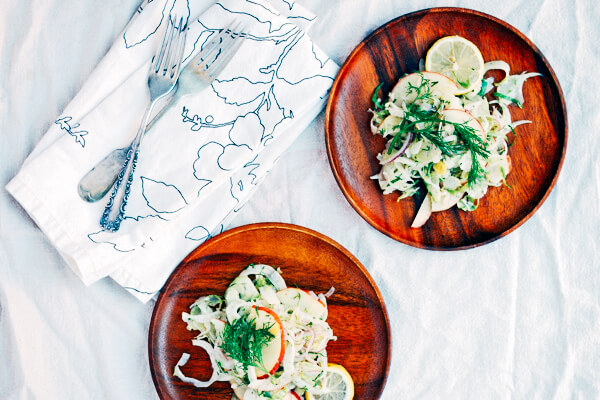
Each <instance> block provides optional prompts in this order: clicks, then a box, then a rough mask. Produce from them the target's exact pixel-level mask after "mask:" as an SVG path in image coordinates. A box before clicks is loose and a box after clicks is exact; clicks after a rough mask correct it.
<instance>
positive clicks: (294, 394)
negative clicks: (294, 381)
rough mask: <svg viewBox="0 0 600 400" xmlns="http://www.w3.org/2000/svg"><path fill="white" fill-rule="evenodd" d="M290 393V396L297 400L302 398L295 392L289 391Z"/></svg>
mask: <svg viewBox="0 0 600 400" xmlns="http://www.w3.org/2000/svg"><path fill="white" fill-rule="evenodd" d="M290 394H291V395H292V396H294V397H295V398H296V399H298V400H302V398H301V397H300V395H298V393H296V392H290Z"/></svg>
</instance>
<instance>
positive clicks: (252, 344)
mask: <svg viewBox="0 0 600 400" xmlns="http://www.w3.org/2000/svg"><path fill="white" fill-rule="evenodd" d="M273 325H274V324H271V325H263V327H262V328H260V329H258V328H256V320H255V319H250V320H248V319H246V318H245V317H242V318H239V319H236V320H235V321H233V323H232V324H226V325H225V329H224V330H223V333H222V334H221V339H222V341H223V344H221V346H220V347H221V350H223V352H225V353H226V354H227V355H228V356H229V357H231V358H233V359H234V360H237V361H238V362H240V363H241V364H242V365H243V366H244V369H247V368H248V367H250V366H253V367H257V368H259V369H260V370H262V371H264V372H266V373H268V371H266V368H265V367H264V365H263V360H262V349H263V347H264V346H266V345H267V344H269V342H271V340H273V338H274V337H275V336H274V335H273V334H272V333H271V332H270V329H271V328H272V327H273Z"/></svg>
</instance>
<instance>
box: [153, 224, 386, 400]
mask: <svg viewBox="0 0 600 400" xmlns="http://www.w3.org/2000/svg"><path fill="white" fill-rule="evenodd" d="M250 263H264V264H269V265H272V266H275V267H279V268H281V270H282V276H283V277H284V279H285V281H286V283H287V284H288V286H291V287H293V286H296V285H297V286H298V287H300V288H302V289H305V290H313V291H315V292H326V291H327V290H329V288H330V287H331V286H334V287H335V293H334V295H333V296H331V297H330V298H329V316H328V318H327V321H328V322H329V324H330V326H331V328H332V329H333V332H334V334H335V335H336V336H337V337H338V340H337V341H334V342H330V344H329V345H328V346H327V351H328V356H329V361H330V362H333V363H338V364H341V365H343V366H344V367H345V368H346V369H347V370H348V372H349V373H350V374H351V375H352V377H353V379H354V383H355V386H356V388H355V389H356V395H355V397H354V398H355V399H365V400H367V399H369V400H370V399H376V398H379V396H380V395H381V392H382V390H383V387H384V385H385V381H386V377H387V374H388V369H389V363H390V346H391V343H390V328H389V322H388V317H387V313H386V310H385V306H384V304H383V300H382V298H381V294H380V293H379V290H378V289H377V287H376V286H375V283H374V282H373V280H372V279H371V277H370V276H369V274H368V272H367V271H366V269H365V268H364V267H363V266H362V265H361V264H360V262H359V261H358V260H357V259H356V258H355V257H354V256H353V255H352V254H350V253H349V252H348V251H347V250H346V249H344V248H343V247H342V246H340V245H339V244H338V243H336V242H334V241H333V240H331V239H329V238H328V237H326V236H324V235H322V234H320V233H317V232H315V231H311V230H309V229H306V228H302V227H299V226H295V225H288V224H280V223H263V224H253V225H247V226H243V227H240V228H236V229H232V230H230V231H227V232H225V233H223V234H221V235H219V236H216V237H214V238H212V239H210V240H208V241H207V242H205V243H204V244H202V245H201V246H199V247H198V248H197V249H196V250H194V251H193V252H192V253H191V254H190V255H188V256H187V257H186V258H185V259H184V260H183V261H182V263H181V264H180V265H179V266H178V267H177V268H176V269H175V271H174V272H173V274H172V275H171V277H170V278H169V279H168V281H167V283H166V284H165V286H164V287H163V289H162V290H161V292H160V295H159V297H158V300H157V303H156V305H155V308H154V312H153V315H152V320H151V323H150V332H149V340H148V353H149V357H150V369H151V372H152V378H153V380H154V383H155V386H156V389H157V392H158V394H159V396H160V398H161V399H184V398H185V399H207V400H217V399H219V400H229V399H231V394H232V391H231V389H230V387H229V384H228V383H227V382H217V383H215V384H213V385H212V386H211V387H210V388H207V389H198V388H195V387H193V386H192V385H189V384H186V383H183V382H181V381H180V380H179V379H177V378H175V377H173V367H174V366H175V364H176V363H177V361H178V360H179V358H180V357H181V354H182V353H183V352H187V353H189V354H191V358H190V361H189V362H188V364H187V365H186V366H185V367H184V368H182V369H183V371H184V373H186V374H187V375H189V376H194V377H196V378H198V379H203V380H206V379H208V378H209V377H210V374H211V369H210V363H209V360H208V357H207V356H206V354H204V353H203V352H202V350H201V349H199V348H197V347H194V346H192V344H191V339H192V338H193V337H194V333H193V332H190V331H187V330H186V324H185V323H184V322H183V321H182V320H181V313H182V312H183V311H188V310H189V306H190V304H192V303H193V302H194V301H195V300H196V299H197V298H198V297H200V296H204V295H208V294H220V295H223V293H224V292H225V289H226V288H227V286H228V285H229V283H230V282H231V281H232V280H233V279H234V278H235V277H236V276H237V275H238V274H239V273H240V272H241V271H242V270H243V269H244V268H245V267H246V266H247V265H248V264H250Z"/></svg>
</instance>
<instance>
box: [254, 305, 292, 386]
mask: <svg viewBox="0 0 600 400" xmlns="http://www.w3.org/2000/svg"><path fill="white" fill-rule="evenodd" d="M252 308H254V309H256V315H258V311H263V312H265V313H267V314H269V315H270V316H271V317H273V319H274V320H275V323H276V324H277V325H279V330H280V332H281V338H280V340H281V350H280V351H279V357H278V359H277V362H276V363H275V365H274V366H273V368H271V370H270V371H269V373H268V374H264V375H261V376H257V377H256V378H258V379H265V378H268V377H269V375H273V374H274V373H275V371H277V369H279V365H281V361H283V356H285V339H284V335H283V324H282V323H281V319H279V316H278V315H277V314H276V313H275V312H274V311H273V310H271V309H269V308H266V307H258V306H252Z"/></svg>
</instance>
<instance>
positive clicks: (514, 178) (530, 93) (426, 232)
mask: <svg viewBox="0 0 600 400" xmlns="http://www.w3.org/2000/svg"><path fill="white" fill-rule="evenodd" d="M449 35H460V36H462V37H465V38H467V39H469V40H471V41H472V42H473V43H475V44H476V45H477V47H479V49H480V50H481V53H482V55H483V58H484V60H485V61H492V60H504V61H506V62H507V63H508V64H509V65H510V66H511V73H520V72H523V71H528V72H534V71H537V72H540V73H541V74H542V75H543V77H538V78H532V79H529V80H528V81H527V82H526V83H525V86H524V97H525V106H524V108H523V109H520V108H518V107H510V112H511V114H512V119H513V121H517V120H522V119H528V120H531V121H532V123H531V124H526V125H521V126H519V127H517V128H516V132H517V134H518V139H517V140H516V142H515V144H514V146H512V147H511V148H510V150H509V155H510V157H511V159H512V166H513V170H512V171H511V173H510V174H509V175H508V178H507V184H508V185H509V186H510V187H511V188H508V187H505V186H501V187H491V188H490V189H489V190H488V193H487V194H486V196H485V197H484V198H483V199H482V201H481V203H480V206H479V207H478V209H477V210H476V211H474V212H464V211H460V210H459V209H458V208H456V207H453V208H452V209H450V210H447V211H444V212H439V213H434V214H433V215H432V216H431V218H430V219H429V221H428V222H427V223H426V224H425V225H424V226H423V227H421V228H418V229H414V228H410V225H411V223H412V220H413V219H414V216H415V215H416V212H417V209H418V207H419V205H420V204H421V202H422V200H423V197H424V192H425V191H424V190H422V191H421V194H420V195H418V196H414V197H412V198H410V199H403V200H401V201H400V202H397V198H398V194H389V195H385V196H384V195H383V194H382V192H381V190H380V189H379V186H378V184H377V181H376V180H371V179H369V177H370V176H372V175H375V174H377V173H378V172H379V170H380V165H379V163H378V162H377V159H376V158H375V157H376V155H377V154H378V153H379V152H381V151H382V150H383V149H384V147H385V140H384V139H383V138H382V137H380V136H374V135H372V134H371V132H370V129H369V119H370V116H371V115H370V114H369V113H367V110H368V109H369V108H370V107H371V106H372V105H371V96H372V94H373V90H374V88H375V87H376V86H377V85H378V84H379V83H380V82H382V83H384V85H383V88H382V89H383V92H384V93H385V94H386V95H387V93H388V92H389V91H390V90H391V89H392V87H393V86H394V84H395V83H396V82H397V80H398V79H399V78H400V77H401V76H402V75H404V74H405V73H411V72H414V71H416V70H418V65H419V60H420V59H421V58H424V57H425V55H426V53H427V50H428V49H429V47H430V46H431V45H432V44H433V43H434V42H435V41H436V40H437V39H439V38H441V37H444V36H449ZM494 76H495V77H496V79H497V80H496V81H498V78H501V76H500V75H499V74H497V75H494ZM325 130H326V140H327V150H328V155H329V161H330V164H331V167H332V170H333V173H334V175H335V177H336V180H337V182H338V184H339V186H340V188H341V190H342V191H343V193H344V195H345V196H346V198H347V199H348V201H349V202H350V204H351V205H352V206H353V207H354V208H355V209H356V211H357V212H358V213H359V214H360V215H361V216H362V217H363V218H364V219H365V220H366V221H367V222H368V223H370V224H371V225H372V226H373V227H375V228H376V229H378V230H379V231H381V232H383V233H385V234H387V235H388V236H390V237H392V238H394V239H396V240H399V241H401V242H403V243H406V244H408V245H411V246H415V247H421V248H426V249H433V250H455V249H465V248H470V247H475V246H479V245H482V244H485V243H489V242H491V241H493V240H496V239H498V238H500V237H502V236H504V235H506V234H508V233H510V232H512V231H513V230H514V229H516V228H517V227H518V226H520V225H521V224H522V223H523V222H525V221H526V220H527V219H528V218H530V217H531V216H532V215H533V213H534V212H535V211H536V210H537V209H538V208H539V207H540V206H541V204H542V203H543V202H544V200H545V199H546V198H547V197H548V195H549V193H550V191H551V190H552V188H553V187H554V184H555V183H556V180H557V178H558V174H559V172H560V169H561V166H562V163H563V159H564V156H565V151H566V144H567V113H566V106H565V101H564V97H563V93H562V90H561V88H560V85H559V83H558V80H557V79H556V76H555V74H554V71H553V70H552V68H551V66H550V65H549V63H548V61H547V60H546V58H545V57H544V56H543V54H542V53H541V52H540V51H539V50H538V49H537V47H536V46H535V45H534V44H533V43H532V42H531V41H530V40H529V39H527V38H526V37H525V36H524V35H523V34H522V33H520V32H519V31H517V30H516V29H515V28H513V27H512V26H510V25H508V24H507V23H505V22H503V21H501V20H499V19H497V18H494V17H492V16H489V15H486V14H483V13H480V12H477V11H473V10H467V9H460V8H433V9H428V10H423V11H418V12H415V13H411V14H407V15H405V16H402V17H400V18H397V19H395V20H392V21H390V22H389V23H387V24H385V25H384V26H382V27H381V28H379V29H377V30H376V31H374V32H373V33H372V34H371V35H369V36H368V37H367V38H366V39H365V40H364V41H363V42H361V43H360V44H359V45H358V46H357V47H356V48H355V49H354V51H353V52H352V53H351V54H350V56H349V57H348V59H347V60H346V62H345V64H344V65H343V66H342V68H341V69H340V71H339V74H338V76H337V78H336V80H335V82H334V84H333V87H332V90H331V94H330V96H329V102H328V104H327V111H326V116H325Z"/></svg>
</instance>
